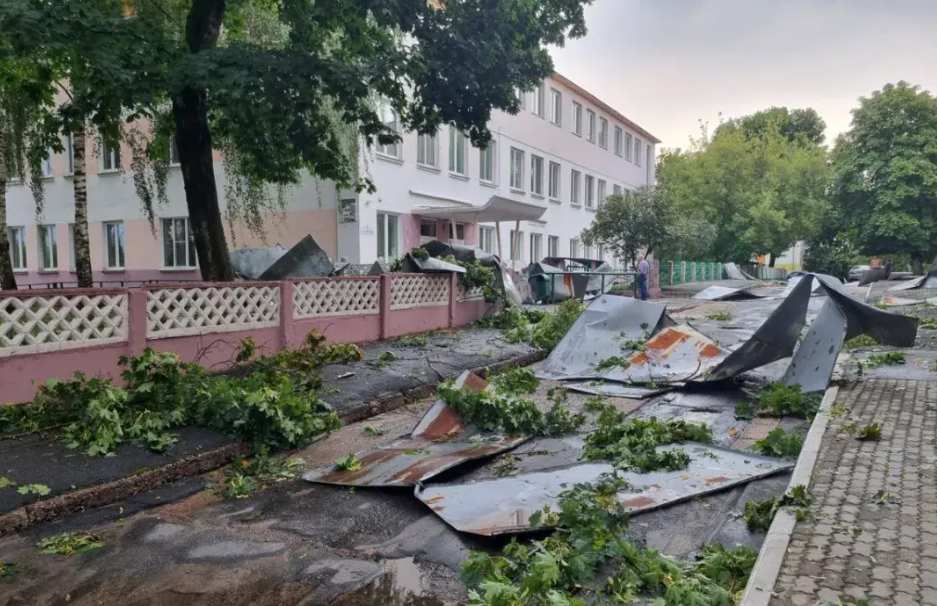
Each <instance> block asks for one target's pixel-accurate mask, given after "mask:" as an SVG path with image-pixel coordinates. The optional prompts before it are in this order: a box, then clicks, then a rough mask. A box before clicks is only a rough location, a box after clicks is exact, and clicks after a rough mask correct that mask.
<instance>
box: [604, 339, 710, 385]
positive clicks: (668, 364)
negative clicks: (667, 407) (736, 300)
mask: <svg viewBox="0 0 937 606" xmlns="http://www.w3.org/2000/svg"><path fill="white" fill-rule="evenodd" d="M727 353H728V352H726V351H725V350H724V349H722V348H721V347H719V346H718V345H716V343H715V342H714V341H713V340H712V339H710V338H709V337H707V336H706V335H704V334H702V333H700V332H699V331H697V330H696V329H694V328H693V327H691V326H689V325H688V324H681V325H679V326H668V327H667V328H664V329H663V330H661V331H660V332H658V333H657V334H656V335H654V336H653V337H651V338H650V339H648V340H647V341H645V343H644V350H643V351H640V350H639V351H635V352H634V353H632V354H631V355H629V356H628V361H629V362H630V363H631V365H630V366H628V367H627V368H621V367H616V368H612V369H609V370H607V371H604V372H602V373H601V374H600V375H599V376H601V378H603V379H606V380H609V381H617V382H619V383H654V384H669V383H674V382H682V381H689V380H691V379H694V378H696V377H706V376H708V375H709V374H710V372H712V369H713V368H715V367H716V366H717V364H718V363H719V362H721V361H722V360H723V359H724V358H725V357H726V355H727Z"/></svg>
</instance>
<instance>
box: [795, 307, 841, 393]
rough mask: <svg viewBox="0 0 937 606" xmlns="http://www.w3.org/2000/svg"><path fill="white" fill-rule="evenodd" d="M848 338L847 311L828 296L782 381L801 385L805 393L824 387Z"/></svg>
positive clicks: (822, 389) (821, 389)
mask: <svg viewBox="0 0 937 606" xmlns="http://www.w3.org/2000/svg"><path fill="white" fill-rule="evenodd" d="M845 338H846V315H845V314H844V313H843V311H842V309H840V307H839V306H838V305H837V304H836V303H835V302H834V301H833V299H827V300H826V303H824V304H823V307H822V308H821V309H820V313H819V314H817V317H816V318H815V319H814V321H813V324H811V325H810V329H809V330H808V331H807V334H806V335H804V340H803V342H802V343H801V344H800V347H798V348H797V351H796V352H795V353H794V358H793V359H792V360H791V363H790V366H788V367H787V371H786V372H785V373H784V377H783V378H782V379H781V382H782V383H784V384H785V385H800V389H801V391H803V392H804V393H814V392H818V391H824V390H825V389H826V388H827V385H829V382H830V377H832V376H833V369H834V368H835V366H836V359H837V358H838V357H839V352H840V350H841V349H842V347H843V342H844V341H845Z"/></svg>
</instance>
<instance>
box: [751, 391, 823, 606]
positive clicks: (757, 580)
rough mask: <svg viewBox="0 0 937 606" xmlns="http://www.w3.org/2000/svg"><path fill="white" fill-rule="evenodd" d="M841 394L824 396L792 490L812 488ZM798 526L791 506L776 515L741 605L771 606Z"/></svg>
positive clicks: (808, 433)
mask: <svg viewBox="0 0 937 606" xmlns="http://www.w3.org/2000/svg"><path fill="white" fill-rule="evenodd" d="M838 394H839V386H837V385H834V386H832V387H829V388H828V389H827V390H826V393H824V395H823V400H822V401H821V402H820V409H819V410H818V411H817V416H816V417H814V419H813V423H812V424H811V425H810V431H808V432H807V437H806V439H805V440H804V446H803V448H802V449H801V451H800V456H799V457H798V458H797V464H796V465H795V467H794V473H793V474H792V475H791V481H790V483H789V484H788V488H793V487H794V486H797V485H799V484H803V485H805V486H809V485H810V478H811V477H812V476H813V469H814V467H815V466H816V464H817V458H818V457H819V455H820V446H821V444H822V442H823V436H824V435H825V434H826V428H827V426H828V425H829V423H830V407H831V406H832V405H833V402H835V401H836V396H837V395H838ZM796 523H797V520H796V519H795V517H794V513H793V512H792V511H791V510H790V509H789V508H787V507H784V508H782V509H781V510H779V511H778V513H777V515H776V516H774V521H773V522H771V527H770V528H769V529H768V534H767V536H766V537H765V542H764V543H763V544H762V546H761V551H759V552H758V559H757V560H756V561H755V567H754V568H753V569H752V573H751V576H749V579H748V585H746V587H745V593H744V594H743V595H742V600H741V601H740V602H739V605H738V606H768V603H769V602H770V601H771V595H772V593H773V591H774V585H775V583H776V582H777V580H778V575H779V574H780V573H781V565H782V564H783V563H784V556H785V555H786V554H787V546H788V544H789V543H790V540H791V535H792V534H793V532H794V525H795V524H796Z"/></svg>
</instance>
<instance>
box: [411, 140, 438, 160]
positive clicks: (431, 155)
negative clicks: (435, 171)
mask: <svg viewBox="0 0 937 606" xmlns="http://www.w3.org/2000/svg"><path fill="white" fill-rule="evenodd" d="M416 163H417V164H422V165H423V166H429V167H432V168H439V160H437V158H436V135H420V136H419V137H417V138H416Z"/></svg>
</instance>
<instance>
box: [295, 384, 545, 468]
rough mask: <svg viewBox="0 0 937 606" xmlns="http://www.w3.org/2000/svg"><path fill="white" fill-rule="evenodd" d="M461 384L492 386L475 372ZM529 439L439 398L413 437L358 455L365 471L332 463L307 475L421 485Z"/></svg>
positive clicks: (475, 388)
mask: <svg viewBox="0 0 937 606" xmlns="http://www.w3.org/2000/svg"><path fill="white" fill-rule="evenodd" d="M455 386H456V387H459V388H464V389H469V390H472V391H481V390H484V389H487V388H488V384H487V383H486V382H485V380H484V379H482V378H480V377H479V376H477V375H475V374H473V373H471V372H469V371H465V372H463V373H462V375H460V376H459V378H458V379H457V380H456V383H455ZM529 439H530V436H504V435H500V434H494V433H481V432H480V431H479V430H478V429H476V428H475V427H473V426H471V425H466V424H465V423H464V422H463V421H462V418H461V417H460V416H459V413H458V412H456V411H455V409H453V408H451V407H450V406H448V405H447V404H446V403H445V402H443V401H442V400H437V401H436V403H435V404H434V405H433V406H432V408H430V409H429V412H427V413H426V414H425V415H424V416H423V418H422V419H421V420H420V422H419V423H418V424H417V426H416V427H415V428H414V430H413V433H411V434H410V436H408V437H406V438H403V439H400V440H397V441H396V442H394V443H392V444H388V445H386V446H381V447H380V448H376V449H374V450H371V451H368V452H365V453H359V454H358V455H356V458H357V459H358V461H360V463H361V467H360V468H359V469H355V470H350V469H336V468H335V467H334V466H329V467H324V468H321V469H317V470H314V471H310V472H309V473H307V474H305V475H303V479H304V480H307V481H309V482H317V483H320V484H339V485H342V486H415V485H416V484H418V483H419V482H422V481H424V480H427V479H429V478H432V477H433V476H435V475H438V474H440V473H442V472H443V471H446V470H447V469H451V468H453V467H455V466H456V465H460V464H462V463H465V462H466V461H471V460H473V459H479V458H483V457H488V456H491V455H494V454H497V453H499V452H504V451H506V450H510V449H512V448H515V447H517V446H520V445H521V444H523V443H524V442H526V441H527V440H529Z"/></svg>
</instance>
